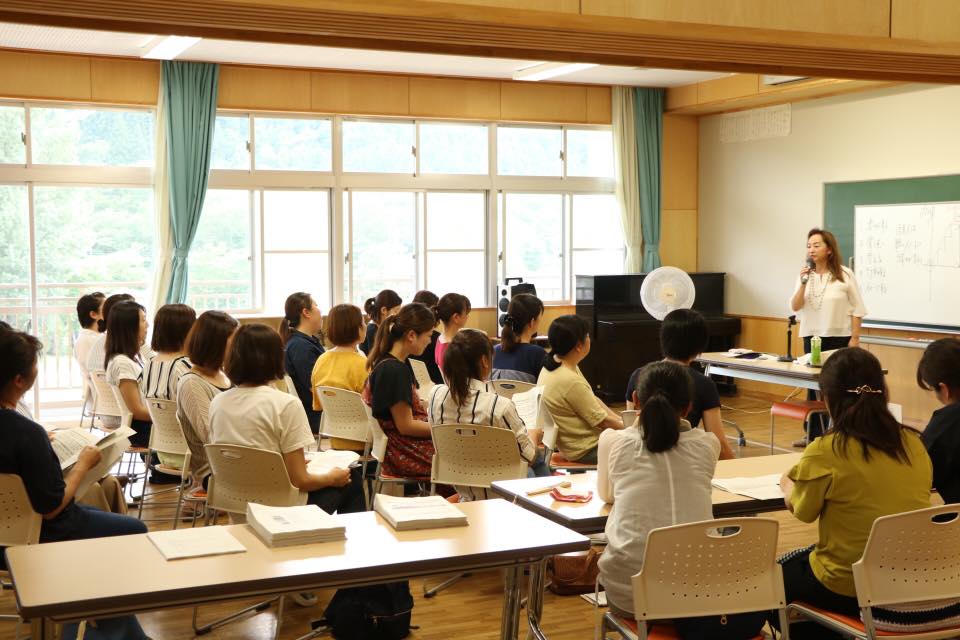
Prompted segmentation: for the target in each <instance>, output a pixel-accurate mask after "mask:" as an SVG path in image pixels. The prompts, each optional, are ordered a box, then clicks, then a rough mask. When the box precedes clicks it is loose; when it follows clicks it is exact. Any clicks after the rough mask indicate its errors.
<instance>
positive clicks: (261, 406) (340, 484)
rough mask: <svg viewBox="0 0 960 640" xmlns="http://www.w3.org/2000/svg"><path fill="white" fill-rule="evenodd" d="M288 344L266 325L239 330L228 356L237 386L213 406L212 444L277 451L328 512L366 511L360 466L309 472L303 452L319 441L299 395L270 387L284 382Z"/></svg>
mask: <svg viewBox="0 0 960 640" xmlns="http://www.w3.org/2000/svg"><path fill="white" fill-rule="evenodd" d="M285 373H286V371H285V369H284V365H283V341H282V340H281V338H280V335H279V334H278V333H277V332H276V331H274V330H273V329H271V328H270V327H268V326H266V325H262V324H248V325H244V326H242V327H240V328H239V329H238V330H237V332H236V333H235V334H234V336H233V341H232V342H231V344H230V347H229V353H228V355H227V366H226V374H227V376H228V377H229V378H230V380H231V381H232V382H233V383H234V384H235V385H237V386H236V387H234V388H233V389H230V390H229V391H224V392H223V393H221V394H219V395H217V396H216V397H215V398H214V399H213V400H212V401H211V402H210V441H211V442H212V443H214V444H235V445H241V446H244V447H254V448H257V449H265V450H267V451H276V452H277V453H279V454H281V455H282V456H283V464H284V466H285V467H286V469H287V475H288V476H289V478H290V482H291V483H293V485H294V486H295V487H297V488H298V489H300V490H301V491H306V492H308V494H309V498H308V502H309V503H310V504H315V505H317V506H319V507H320V508H321V509H323V510H324V511H326V512H327V513H334V512H339V513H349V512H353V511H363V510H364V501H363V486H362V484H361V482H362V478H361V473H360V467H356V468H354V469H331V470H330V471H328V472H326V473H322V474H315V473H311V472H310V471H308V470H307V463H306V458H305V456H304V451H305V450H306V448H307V447H308V446H310V445H311V444H313V443H314V442H316V437H315V436H314V435H313V432H312V431H310V424H309V422H308V421H307V413H306V411H304V409H303V404H302V403H301V402H300V400H299V398H297V396H294V395H291V394H289V393H283V392H282V391H279V390H277V389H275V388H274V387H272V386H270V384H271V383H272V382H274V381H276V380H282V379H283V376H284V374H285Z"/></svg>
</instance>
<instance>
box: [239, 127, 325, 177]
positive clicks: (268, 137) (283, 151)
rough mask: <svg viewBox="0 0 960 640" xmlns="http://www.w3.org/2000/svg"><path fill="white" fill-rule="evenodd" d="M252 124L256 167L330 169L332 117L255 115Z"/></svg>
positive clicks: (291, 169) (289, 169) (307, 169)
mask: <svg viewBox="0 0 960 640" xmlns="http://www.w3.org/2000/svg"><path fill="white" fill-rule="evenodd" d="M253 124H254V136H255V139H256V160H255V164H256V168H257V169H266V170H285V171H330V169H331V167H332V164H333V161H332V157H333V152H332V149H333V144H332V142H331V137H330V132H331V125H330V120H315V119H307V118H263V117H260V116H256V117H254V119H253Z"/></svg>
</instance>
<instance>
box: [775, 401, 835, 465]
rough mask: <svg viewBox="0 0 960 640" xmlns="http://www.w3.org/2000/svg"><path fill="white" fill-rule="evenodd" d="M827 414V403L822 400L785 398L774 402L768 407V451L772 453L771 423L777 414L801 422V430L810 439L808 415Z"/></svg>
mask: <svg viewBox="0 0 960 640" xmlns="http://www.w3.org/2000/svg"><path fill="white" fill-rule="evenodd" d="M814 415H828V414H827V405H826V404H824V403H823V401H822V400H785V401H783V402H774V403H773V405H772V406H771V407H770V453H771V454H772V453H773V423H774V419H775V418H776V417H777V416H780V417H781V418H793V419H794V420H800V421H802V422H803V432H804V433H805V434H806V436H807V441H808V442H809V441H810V416H814Z"/></svg>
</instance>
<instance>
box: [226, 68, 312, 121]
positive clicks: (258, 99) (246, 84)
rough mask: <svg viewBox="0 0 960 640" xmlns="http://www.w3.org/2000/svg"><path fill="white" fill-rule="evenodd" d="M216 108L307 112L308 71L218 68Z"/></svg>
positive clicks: (308, 106) (308, 92) (308, 95)
mask: <svg viewBox="0 0 960 640" xmlns="http://www.w3.org/2000/svg"><path fill="white" fill-rule="evenodd" d="M217 106H218V107H222V108H224V109H251V110H254V109H264V110H267V111H270V110H277V111H309V110H310V72H309V71H303V70H299V69H276V68H267V67H242V66H232V65H223V66H221V67H220V85H219V89H218V93H217Z"/></svg>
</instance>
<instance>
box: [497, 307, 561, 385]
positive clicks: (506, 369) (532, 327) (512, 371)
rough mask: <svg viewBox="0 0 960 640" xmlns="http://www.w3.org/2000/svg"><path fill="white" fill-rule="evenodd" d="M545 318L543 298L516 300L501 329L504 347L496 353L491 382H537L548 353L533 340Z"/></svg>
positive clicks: (501, 346) (509, 309)
mask: <svg viewBox="0 0 960 640" xmlns="http://www.w3.org/2000/svg"><path fill="white" fill-rule="evenodd" d="M542 317H543V303H542V302H541V301H540V298H538V297H537V296H535V295H532V294H529V293H518V294H517V295H515V296H513V299H512V300H510V304H509V305H508V306H507V315H506V316H505V317H504V323H503V327H501V329H500V344H498V345H497V346H496V347H495V348H494V350H493V371H492V373H491V374H490V379H491V380H519V381H520V382H536V381H537V378H538V377H539V376H540V371H541V370H542V369H543V365H544V363H546V361H547V352H546V350H545V349H544V348H543V347H541V346H540V345H538V344H533V343H532V342H531V340H533V337H534V336H536V335H537V331H538V330H539V329H540V319H541V318H542Z"/></svg>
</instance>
